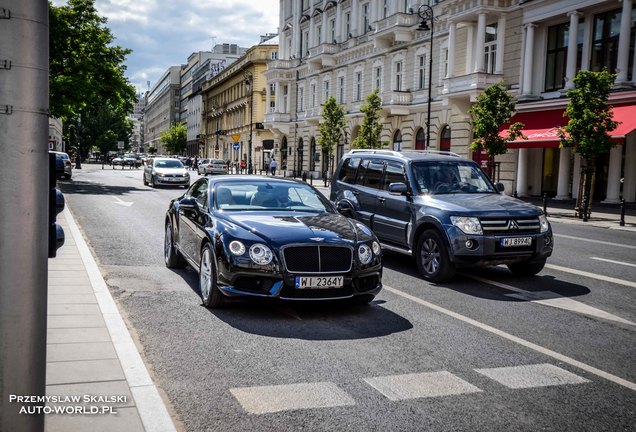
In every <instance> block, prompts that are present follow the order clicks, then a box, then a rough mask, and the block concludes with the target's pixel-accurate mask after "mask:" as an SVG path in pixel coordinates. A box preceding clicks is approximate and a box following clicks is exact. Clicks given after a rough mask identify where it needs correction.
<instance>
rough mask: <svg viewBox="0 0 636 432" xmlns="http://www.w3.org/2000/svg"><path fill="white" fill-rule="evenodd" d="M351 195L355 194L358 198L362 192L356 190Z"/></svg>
mask: <svg viewBox="0 0 636 432" xmlns="http://www.w3.org/2000/svg"><path fill="white" fill-rule="evenodd" d="M351 193H353V194H354V195H355V196H358V195H360V192H358V191H355V190H354V191H351Z"/></svg>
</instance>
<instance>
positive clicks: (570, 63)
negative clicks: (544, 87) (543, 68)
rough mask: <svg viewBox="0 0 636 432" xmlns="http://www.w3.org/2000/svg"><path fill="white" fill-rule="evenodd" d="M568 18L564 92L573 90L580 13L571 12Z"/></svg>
mask: <svg viewBox="0 0 636 432" xmlns="http://www.w3.org/2000/svg"><path fill="white" fill-rule="evenodd" d="M568 16H569V17H570V26H569V29H568V54H567V59H566V66H565V90H570V89H573V88H574V75H576V56H577V54H578V48H577V44H578V39H579V35H578V31H579V18H580V17H581V13H580V12H578V11H572V12H570V13H568Z"/></svg>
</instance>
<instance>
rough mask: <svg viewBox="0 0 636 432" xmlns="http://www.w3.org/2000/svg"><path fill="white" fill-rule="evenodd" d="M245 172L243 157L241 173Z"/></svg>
mask: <svg viewBox="0 0 636 432" xmlns="http://www.w3.org/2000/svg"><path fill="white" fill-rule="evenodd" d="M243 173H245V159H241V174H243Z"/></svg>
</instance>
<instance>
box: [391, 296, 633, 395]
mask: <svg viewBox="0 0 636 432" xmlns="http://www.w3.org/2000/svg"><path fill="white" fill-rule="evenodd" d="M384 290H385V291H388V292H391V293H393V294H395V295H398V296H400V297H403V298H405V299H407V300H411V301H412V302H415V303H418V304H420V305H422V306H425V307H427V308H429V309H433V310H434V311H437V312H439V313H442V314H444V315H447V316H450V317H452V318H455V319H457V320H459V321H462V322H464V323H466V324H469V325H472V326H474V327H477V328H479V329H481V330H484V331H487V332H489V333H492V334H495V335H497V336H500V337H502V338H504V339H507V340H509V341H511V342H514V343H516V344H519V345H521V346H523V347H526V348H529V349H531V350H534V351H537V352H539V353H541V354H543V355H547V356H549V357H552V358H554V359H556V360H559V361H562V362H564V363H567V364H569V365H572V366H574V367H577V368H579V369H582V370H584V371H586V372H589V373H591V374H594V375H596V376H599V377H601V378H603V379H606V380H608V381H611V382H613V383H615V384H618V385H621V386H623V387H626V388H628V389H630V390H634V391H636V383H633V382H631V381H628V380H626V379H623V378H621V377H618V376H616V375H612V374H610V373H609V372H605V371H603V370H600V369H598V368H595V367H593V366H590V365H588V364H585V363H583V362H580V361H578V360H575V359H573V358H571V357H568V356H566V355H563V354H560V353H558V352H556V351H552V350H551V349H548V348H544V347H542V346H540V345H537V344H535V343H532V342H529V341H527V340H525V339H522V338H520V337H517V336H514V335H511V334H510V333H506V332H504V331H502V330H499V329H497V328H495V327H492V326H489V325H487V324H483V323H481V322H479V321H477V320H474V319H472V318H468V317H466V316H464V315H461V314H458V313H457V312H453V311H451V310H449V309H446V308H443V307H441V306H437V305H435V304H433V303H430V302H427V301H425V300H422V299H420V298H417V297H415V296H412V295H411V294H407V293H405V292H402V291H400V290H398V289H395V288H391V287H389V286H387V285H384Z"/></svg>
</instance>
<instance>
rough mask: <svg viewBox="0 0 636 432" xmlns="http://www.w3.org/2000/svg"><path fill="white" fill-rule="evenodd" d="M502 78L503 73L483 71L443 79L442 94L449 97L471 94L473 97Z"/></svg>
mask: <svg viewBox="0 0 636 432" xmlns="http://www.w3.org/2000/svg"><path fill="white" fill-rule="evenodd" d="M502 79H503V75H502V74H487V73H483V72H473V73H471V74H468V75H462V76H458V77H452V78H445V79H444V80H443V85H444V86H443V89H442V95H443V96H447V97H454V96H464V95H469V96H470V97H471V99H472V98H474V97H475V96H476V95H477V93H479V92H481V91H482V90H484V89H485V88H486V87H488V86H490V85H492V84H496V83H498V82H499V81H501V80H502Z"/></svg>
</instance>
